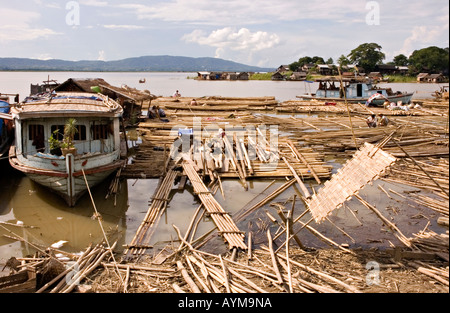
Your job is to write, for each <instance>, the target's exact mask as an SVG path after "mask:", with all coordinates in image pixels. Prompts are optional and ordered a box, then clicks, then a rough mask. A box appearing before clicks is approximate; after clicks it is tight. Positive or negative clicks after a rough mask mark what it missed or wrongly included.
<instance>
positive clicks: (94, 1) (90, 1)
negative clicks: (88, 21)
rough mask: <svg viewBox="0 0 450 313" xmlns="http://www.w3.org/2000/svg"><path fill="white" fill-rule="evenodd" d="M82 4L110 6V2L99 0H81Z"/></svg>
mask: <svg viewBox="0 0 450 313" xmlns="http://www.w3.org/2000/svg"><path fill="white" fill-rule="evenodd" d="M78 2H79V3H80V4H82V5H85V6H90V7H106V6H108V2H106V1H97V0H79V1H78Z"/></svg>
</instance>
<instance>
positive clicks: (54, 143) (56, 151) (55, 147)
mask: <svg viewBox="0 0 450 313" xmlns="http://www.w3.org/2000/svg"><path fill="white" fill-rule="evenodd" d="M58 131H59V129H56V130H55V131H54V132H53V134H52V135H51V136H50V138H49V139H48V143H49V144H50V153H51V154H53V155H57V156H61V155H62V152H61V142H60V141H59V140H58Z"/></svg>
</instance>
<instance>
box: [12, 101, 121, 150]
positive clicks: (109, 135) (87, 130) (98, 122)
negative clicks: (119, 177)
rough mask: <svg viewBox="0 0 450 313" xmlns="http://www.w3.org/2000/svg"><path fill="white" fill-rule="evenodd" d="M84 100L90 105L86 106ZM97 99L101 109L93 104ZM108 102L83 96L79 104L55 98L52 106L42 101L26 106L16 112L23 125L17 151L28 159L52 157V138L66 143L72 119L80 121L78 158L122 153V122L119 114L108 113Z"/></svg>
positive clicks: (18, 130)
mask: <svg viewBox="0 0 450 313" xmlns="http://www.w3.org/2000/svg"><path fill="white" fill-rule="evenodd" d="M83 97H84V98H85V101H86V104H83V103H82V102H83V101H84V99H81V98H83ZM93 98H96V99H98V100H96V102H98V106H96V105H93V104H92V99H93ZM104 100H105V99H104V97H97V96H93V95H92V94H84V95H82V94H80V99H78V101H77V103H70V102H71V101H70V99H59V100H58V98H53V99H52V100H51V104H52V105H46V101H39V100H38V101H31V102H28V103H24V104H22V105H21V108H20V107H19V108H17V109H16V112H15V114H16V115H18V116H19V117H20V121H21V122H20V123H16V138H18V139H19V140H16V149H17V150H16V151H17V152H18V153H20V154H22V155H23V156H24V157H27V156H28V155H36V154H37V153H40V154H41V156H42V155H46V154H48V155H49V157H50V155H51V151H50V144H49V138H50V137H52V135H53V138H54V139H57V140H59V141H62V139H63V135H64V125H65V124H66V122H67V120H68V119H69V118H75V119H76V129H77V131H76V134H75V137H74V145H75V147H76V148H77V155H78V156H83V155H85V156H86V155H95V154H104V153H112V152H114V151H117V150H119V148H120V137H119V132H120V127H119V126H120V125H119V119H118V118H117V115H116V114H115V113H113V112H108V111H109V108H108V107H105V106H104V105H103V103H105V101H104ZM94 103H95V102H94ZM95 110H97V111H95ZM95 112H96V113H95Z"/></svg>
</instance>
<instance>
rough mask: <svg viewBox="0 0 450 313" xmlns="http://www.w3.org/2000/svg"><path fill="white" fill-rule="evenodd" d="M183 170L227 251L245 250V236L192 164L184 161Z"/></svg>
mask: <svg viewBox="0 0 450 313" xmlns="http://www.w3.org/2000/svg"><path fill="white" fill-rule="evenodd" d="M183 169H184V172H185V174H186V175H187V176H188V177H189V180H190V181H191V183H192V185H193V187H194V191H195V193H196V194H197V196H198V197H199V198H200V200H201V202H202V203H203V206H204V208H205V209H206V212H207V214H208V215H210V216H211V218H212V219H213V221H214V223H215V224H216V226H217V228H218V230H219V231H218V232H219V234H220V235H222V236H223V237H224V239H225V240H226V241H227V242H228V247H229V249H230V250H232V249H234V248H236V249H241V250H246V249H247V245H246V244H245V242H244V237H245V234H244V233H243V232H241V231H240V230H239V228H238V227H237V226H236V224H235V223H234V222H233V220H232V219H231V217H230V215H229V213H228V212H225V210H224V209H223V208H222V207H221V205H220V204H219V203H218V202H217V200H216V199H214V197H213V196H212V194H211V191H210V190H209V189H208V188H207V187H206V186H205V184H204V183H203V181H202V179H201V178H200V176H198V174H197V171H196V170H195V169H194V166H193V165H192V163H189V162H187V161H184V162H183Z"/></svg>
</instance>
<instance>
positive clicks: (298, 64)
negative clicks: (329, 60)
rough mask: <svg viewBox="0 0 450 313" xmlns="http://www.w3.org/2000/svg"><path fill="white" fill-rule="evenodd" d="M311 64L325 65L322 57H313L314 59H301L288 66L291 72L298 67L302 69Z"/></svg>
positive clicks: (307, 57) (306, 57)
mask: <svg viewBox="0 0 450 313" xmlns="http://www.w3.org/2000/svg"><path fill="white" fill-rule="evenodd" d="M308 63H313V64H325V60H324V59H323V58H322V57H319V56H314V57H309V56H305V57H301V58H300V59H298V61H297V62H293V63H291V64H289V69H290V70H291V71H296V70H297V69H298V68H299V67H302V66H303V65H305V64H308Z"/></svg>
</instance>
